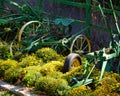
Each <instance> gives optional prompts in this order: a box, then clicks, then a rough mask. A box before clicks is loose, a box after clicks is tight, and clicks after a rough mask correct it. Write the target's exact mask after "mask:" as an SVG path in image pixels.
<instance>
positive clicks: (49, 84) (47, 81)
mask: <svg viewBox="0 0 120 96" xmlns="http://www.w3.org/2000/svg"><path fill="white" fill-rule="evenodd" d="M35 88H36V89H37V90H40V91H43V92H46V93H48V95H49V96H60V95H59V92H60V91H64V90H65V89H68V88H70V87H69V86H68V83H67V81H66V80H64V79H55V78H51V77H47V76H46V77H41V78H40V79H39V80H38V81H37V82H36V84H35Z"/></svg>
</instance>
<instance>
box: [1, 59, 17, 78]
mask: <svg viewBox="0 0 120 96" xmlns="http://www.w3.org/2000/svg"><path fill="white" fill-rule="evenodd" d="M0 62H1V63H0V76H4V73H5V71H6V70H7V69H9V68H11V67H16V66H18V62H17V61H15V60H11V59H8V60H1V61H0Z"/></svg>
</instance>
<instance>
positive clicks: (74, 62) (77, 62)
mask: <svg viewBox="0 0 120 96" xmlns="http://www.w3.org/2000/svg"><path fill="white" fill-rule="evenodd" d="M80 65H81V64H80V61H79V60H78V59H77V58H76V59H74V60H73V62H72V64H71V68H70V71H71V70H73V69H75V68H77V67H78V66H80Z"/></svg>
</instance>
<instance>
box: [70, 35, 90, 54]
mask: <svg viewBox="0 0 120 96" xmlns="http://www.w3.org/2000/svg"><path fill="white" fill-rule="evenodd" d="M90 51H91V45H90V41H89V40H88V39H87V37H86V36H84V35H78V36H77V37H76V38H75V39H74V40H73V42H72V44H71V47H70V52H71V53H73V52H75V53H78V54H80V55H82V54H84V53H89V52H90Z"/></svg>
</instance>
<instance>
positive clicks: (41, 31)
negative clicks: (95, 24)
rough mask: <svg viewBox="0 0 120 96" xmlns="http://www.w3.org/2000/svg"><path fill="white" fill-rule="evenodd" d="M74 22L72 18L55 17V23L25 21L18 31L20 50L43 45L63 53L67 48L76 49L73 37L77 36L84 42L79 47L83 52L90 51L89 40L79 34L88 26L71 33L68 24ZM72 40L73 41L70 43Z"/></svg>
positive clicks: (32, 48) (33, 48)
mask: <svg viewBox="0 0 120 96" xmlns="http://www.w3.org/2000/svg"><path fill="white" fill-rule="evenodd" d="M65 22H69V23H65ZM74 22H75V21H74V20H72V19H64V18H57V19H55V21H54V23H55V24H56V25H55V24H54V23H51V24H48V22H47V23H41V22H39V21H30V22H27V23H25V24H24V25H23V26H22V28H21V30H20V31H19V33H18V42H19V46H20V48H21V49H20V50H21V51H26V52H29V51H33V50H37V49H38V48H41V47H44V46H49V47H52V48H54V49H55V50H57V51H58V52H59V53H61V54H65V52H66V51H67V50H68V52H70V51H71V52H72V51H73V50H75V49H76V48H74V46H73V45H75V44H74V42H75V41H76V40H75V37H76V36H77V38H78V39H81V40H82V41H81V43H82V42H84V44H85V45H86V46H85V45H84V48H83V47H81V48H82V49H81V50H83V51H84V52H85V51H86V52H87V53H88V52H90V50H91V49H90V48H91V47H90V42H89V40H88V39H87V38H86V37H85V36H84V35H80V34H82V33H83V32H85V31H86V30H87V29H88V28H89V27H86V28H84V29H82V30H81V31H79V32H78V33H76V34H73V35H72V34H71V33H70V30H71V26H70V24H71V23H74ZM52 28H53V29H52ZM63 37H64V38H63ZM72 41H73V43H72V44H71V42H72ZM21 45H24V46H21Z"/></svg>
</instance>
